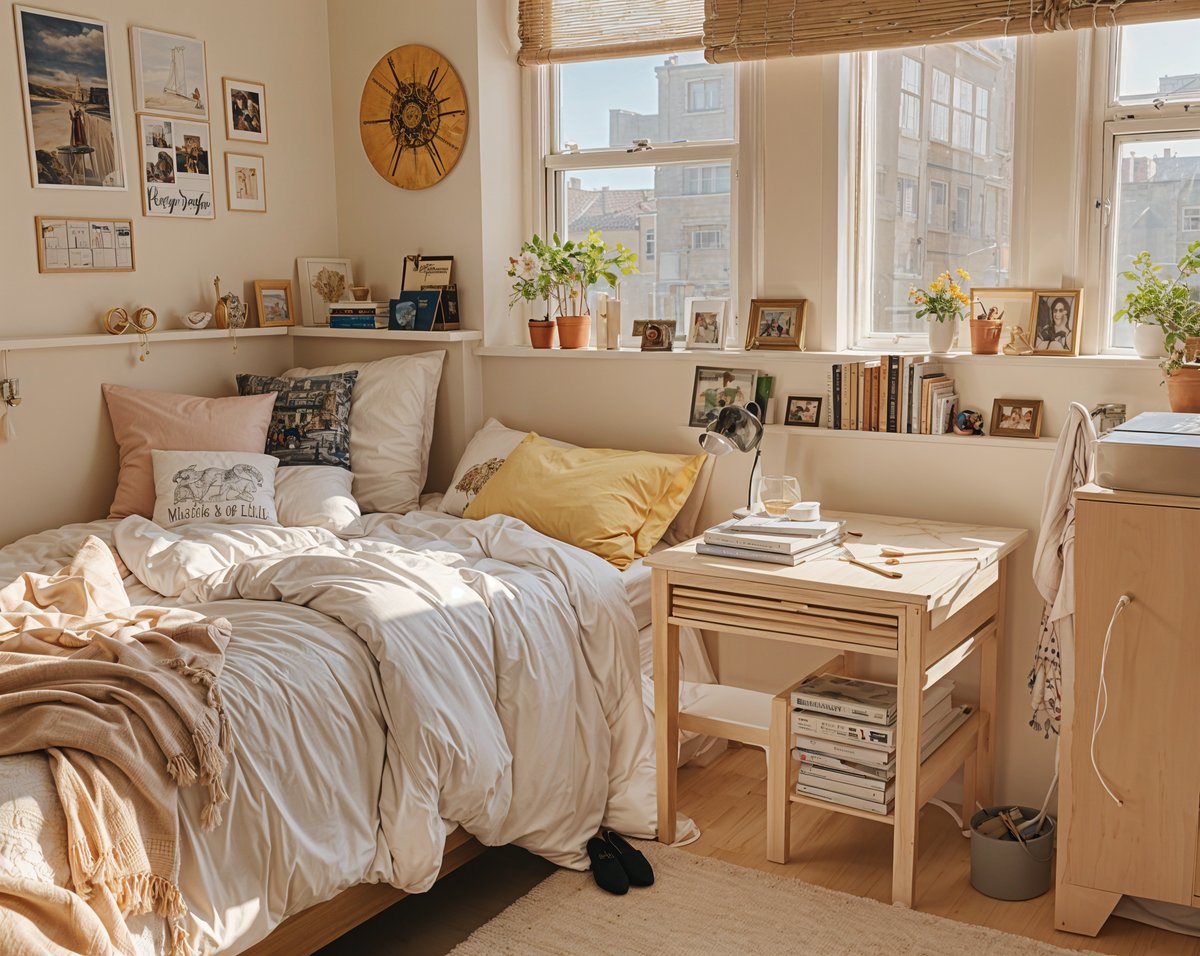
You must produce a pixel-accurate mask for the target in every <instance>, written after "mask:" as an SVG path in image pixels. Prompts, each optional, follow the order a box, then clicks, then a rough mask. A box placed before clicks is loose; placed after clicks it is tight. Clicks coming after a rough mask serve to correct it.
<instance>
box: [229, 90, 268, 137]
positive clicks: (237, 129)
mask: <svg viewBox="0 0 1200 956" xmlns="http://www.w3.org/2000/svg"><path fill="white" fill-rule="evenodd" d="M221 102H222V103H223V104H224V110H225V138H226V139H236V140H242V141H244V142H247V143H262V144H263V145H266V144H267V143H268V142H269V139H268V137H267V88H266V86H265V85H264V84H262V83H256V82H255V81H254V80H235V79H234V78H233V77H230V76H223V77H221Z"/></svg>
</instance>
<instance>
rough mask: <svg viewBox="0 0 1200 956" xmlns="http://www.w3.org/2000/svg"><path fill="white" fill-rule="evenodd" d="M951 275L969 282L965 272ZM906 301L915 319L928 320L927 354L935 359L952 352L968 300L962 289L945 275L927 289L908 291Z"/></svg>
mask: <svg viewBox="0 0 1200 956" xmlns="http://www.w3.org/2000/svg"><path fill="white" fill-rule="evenodd" d="M954 271H955V273H956V274H957V275H958V277H959V278H960V279H962V280H963V281H964V282H970V281H971V276H970V275H968V273H967V271H966V270H965V269H955V270H954ZM908 298H909V301H910V302H914V303H916V305H917V306H918V308H917V318H918V319H922V318H926V317H928V319H929V349H930V351H931V352H933V353H934V354H935V355H945V354H947V353H948V352H949V351H950V350H951V349H952V348H954V338H955V335H956V334H957V332H958V320H959V319H961V318H962V317H963V315H964V314H965V310H966V309H967V307H968V306H970V304H971V300H970V299H968V298H967V295H966V293H965V292H963V290H962V287H961V286H960V285H959V284H958V283H957V282H955V281H954V279H953V277H951V275H950V273H949V272H948V271H947V272H943V273H942V274H941V275H939V276H938V277H937V278H936V279H934V280H933V281H932V282H931V283H929V288H928V289H917V288H910V289H909V290H908ZM999 341H1000V334H999V332H997V333H996V342H997V344H998V343H999ZM994 351H995V350H994V349H993V352H994Z"/></svg>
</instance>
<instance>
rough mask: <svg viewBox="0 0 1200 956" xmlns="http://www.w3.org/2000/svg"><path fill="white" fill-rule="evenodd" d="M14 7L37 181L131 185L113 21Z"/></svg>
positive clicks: (68, 185)
mask: <svg viewBox="0 0 1200 956" xmlns="http://www.w3.org/2000/svg"><path fill="white" fill-rule="evenodd" d="M13 10H14V12H15V14H16V19H17V60H18V64H19V67H20V71H21V90H22V94H23V95H22V101H23V103H24V107H25V134H26V138H27V141H28V147H29V169H30V176H31V178H32V180H33V185H34V186H35V187H45V188H50V189H125V188H126V184H125V167H124V165H123V162H122V158H121V156H122V154H121V130H120V124H119V122H118V119H117V112H116V111H115V110H114V109H113V108H112V89H113V86H112V71H111V68H110V62H111V57H110V55H109V46H108V25H107V24H106V23H104V21H102V20H90V19H88V18H86V17H73V16H70V15H68V14H65V13H51V12H49V11H46V10H35V9H32V8H30V7H14V8H13Z"/></svg>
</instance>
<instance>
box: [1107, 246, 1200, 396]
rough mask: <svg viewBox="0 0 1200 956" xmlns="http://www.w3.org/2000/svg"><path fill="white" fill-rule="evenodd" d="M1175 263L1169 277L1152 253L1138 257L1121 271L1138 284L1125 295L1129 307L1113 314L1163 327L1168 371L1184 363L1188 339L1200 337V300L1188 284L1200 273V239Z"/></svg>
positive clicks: (1143, 253) (1123, 276)
mask: <svg viewBox="0 0 1200 956" xmlns="http://www.w3.org/2000/svg"><path fill="white" fill-rule="evenodd" d="M1175 266H1176V272H1175V276H1174V277H1173V278H1171V279H1165V278H1163V276H1162V271H1163V267H1162V266H1161V265H1155V264H1154V261H1153V260H1152V259H1151V258H1150V253H1148V252H1141V253H1139V254H1138V255H1137V256H1135V257H1134V259H1133V268H1131V269H1130V270H1129V271H1128V272H1122V273H1121V276H1122V278H1124V279H1127V280H1128V281H1130V282H1132V283H1134V287H1133V289H1131V290H1130V291H1129V292H1127V293H1126V294H1125V308H1123V309H1120V310H1118V311H1117V313H1116V314H1115V315H1114V316H1113V321H1114V322H1116V321H1120V320H1122V319H1124V320H1126V321H1128V322H1132V323H1134V324H1135V325H1146V324H1155V325H1158V326H1160V327H1161V328H1162V330H1163V333H1164V336H1165V339H1166V345H1167V357H1166V358H1165V359H1164V360H1163V361H1162V363H1161V365H1162V368H1163V370H1164V371H1166V372H1167V373H1170V372H1173V371H1175V369H1177V368H1179V367H1180V366H1181V365H1183V360H1184V346H1185V343H1186V342H1187V340H1188V339H1189V338H1194V337H1196V336H1200V301H1198V300H1197V299H1196V298H1195V293H1194V292H1193V291H1192V289H1191V288H1190V287H1189V286H1188V284H1187V280H1188V279H1191V278H1193V277H1194V276H1196V275H1198V274H1200V239H1198V240H1197V241H1195V242H1193V243H1192V244H1191V245H1189V246H1188V247H1187V251H1186V252H1185V253H1184V254H1183V256H1182V257H1181V258H1180V259H1179V261H1178V262H1177V263H1176V264H1175Z"/></svg>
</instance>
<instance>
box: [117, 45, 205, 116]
mask: <svg viewBox="0 0 1200 956" xmlns="http://www.w3.org/2000/svg"><path fill="white" fill-rule="evenodd" d="M129 55H130V56H131V57H132V58H133V109H134V112H135V113H163V114H166V115H167V116H179V117H182V118H183V119H191V120H198V121H200V122H204V123H207V122H208V67H207V65H206V63H205V57H204V41H203V40H197V39H195V38H194V37H185V36H180V35H179V34H177V33H160V32H159V31H158V30H147V29H146V28H145V27H130V28H129Z"/></svg>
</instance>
